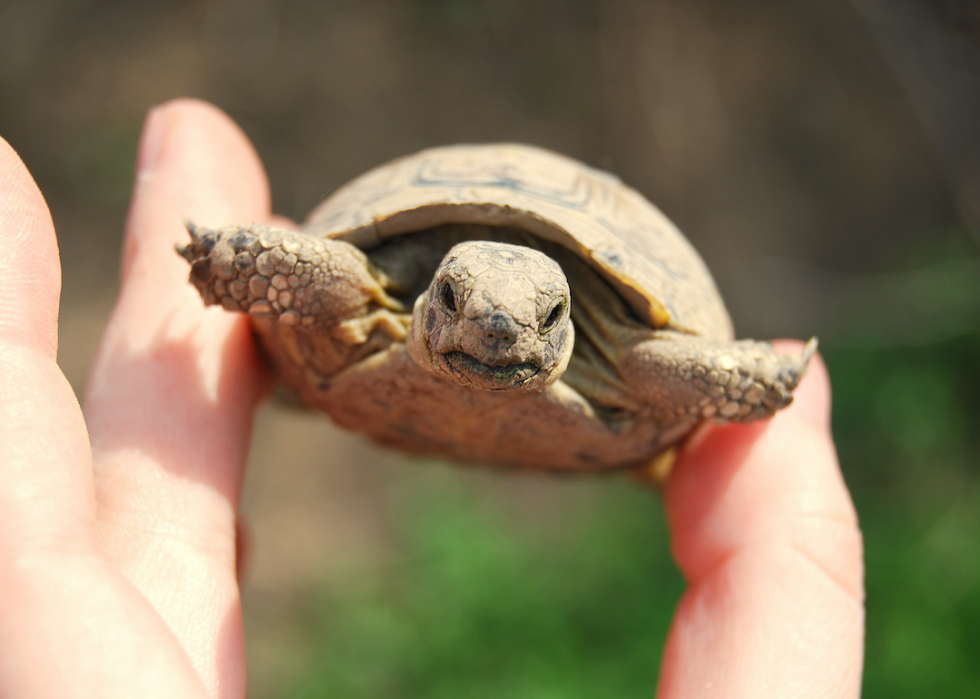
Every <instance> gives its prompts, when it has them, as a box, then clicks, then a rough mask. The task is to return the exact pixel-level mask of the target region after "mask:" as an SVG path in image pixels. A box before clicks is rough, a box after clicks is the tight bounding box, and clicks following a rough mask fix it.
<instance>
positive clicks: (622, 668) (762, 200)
mask: <svg viewBox="0 0 980 699" xmlns="http://www.w3.org/2000/svg"><path fill="white" fill-rule="evenodd" d="M184 95H187V96H195V97H200V98H203V99H207V100H210V101H212V102H214V103H215V104H217V105H218V106H220V107H221V108H223V109H225V110H226V111H227V112H228V113H229V114H231V116H232V117H233V118H235V119H236V120H237V121H238V122H239V123H240V124H241V125H242V127H243V128H244V129H245V131H246V132H247V133H248V135H249V137H250V138H251V139H252V140H253V142H254V143H255V145H256V148H257V149H258V151H259V153H260V155H261V156H262V158H263V160H264V162H265V164H266V167H267V169H268V173H269V177H270V181H271V184H272V191H273V201H274V206H275V209H276V211H277V213H281V214H284V215H286V216H290V217H292V218H294V219H297V220H301V219H302V218H303V217H304V216H305V214H306V213H307V211H308V210H309V209H311V208H312V207H313V206H314V205H315V204H317V203H318V202H319V201H320V200H321V199H322V198H323V197H324V196H325V195H326V194H328V193H329V192H331V191H332V190H333V189H335V188H337V187H338V186H340V185H341V184H343V183H344V182H346V181H347V180H349V179H351V178H352V177H354V176H356V175H358V174H360V173H362V172H364V171H365V170H367V169H369V168H371V167H373V166H375V165H377V164H379V163H382V162H384V161H386V160H388V159H390V158H393V157H396V156H399V155H403V154H406V153H410V152H413V151H416V150H419V149H421V148H424V147H428V146H433V145H439V144H447V143H454V142H485V141H522V142H528V143H534V144H537V145H542V146H545V147H549V148H552V149H555V150H557V151H560V152H563V153H566V154H568V155H571V156H573V157H576V158H579V159H581V160H583V161H585V162H586V163H588V164H591V165H594V166H597V167H602V168H605V169H609V170H612V171H613V172H615V173H616V174H618V175H619V176H620V177H621V178H622V179H623V180H624V181H626V182H627V183H628V184H630V185H632V186H633V187H635V188H637V189H638V190H640V191H641V192H642V193H643V194H645V195H646V196H647V197H649V198H650V199H651V200H652V201H653V202H654V203H656V204H657V205H658V206H659V207H660V208H661V209H662V210H663V211H664V212H665V213H666V214H667V215H668V216H669V217H671V218H672V219H673V220H674V221H675V222H676V223H677V224H678V225H679V226H680V228H681V229H682V230H683V231H684V232H685V233H686V235H687V236H688V237H689V238H690V239H691V240H692V242H693V243H694V244H695V246H696V247H697V248H698V249H699V250H700V251H701V252H702V254H703V256H704V257H705V259H706V261H707V262H708V265H709V267H710V268H711V269H712V270H713V272H714V273H715V275H716V278H717V280H718V283H719V286H720V287H721V290H722V293H723V294H724V296H725V297H726V300H727V301H728V303H729V306H730V310H731V311H732V314H733V316H734V319H735V322H736V327H737V329H738V331H739V334H740V336H752V337H760V338H765V337H779V336H794V337H800V338H806V337H809V336H811V335H818V336H819V337H820V339H821V348H822V351H823V353H824V355H825V358H826V359H827V361H828V364H829V367H830V371H831V376H832V380H833V383H834V391H835V394H834V427H835V435H836V438H837V442H838V447H839V451H840V456H841V462H842V466H843V469H844V474H845V477H846V479H847V481H848V484H849V485H850V487H851V489H852V492H853V494H854V498H855V502H856V504H857V507H858V511H859V515H860V517H861V522H862V526H863V528H864V530H865V535H866V548H867V562H868V573H867V587H868V640H867V666H866V676H865V696H867V697H878V696H882V697H885V696H887V697H904V696H908V697H918V696H944V697H976V696H980V669H978V668H980V662H978V660H980V630H978V629H980V487H978V470H980V437H978V432H980V430H978V427H980V408H978V405H980V263H978V242H980V237H978V234H977V224H978V222H980V9H978V5H977V4H976V3H975V2H967V1H965V0H964V1H955V0H945V1H943V2H925V1H922V2H915V1H913V0H894V1H892V2H884V1H876V0H854V2H848V1H844V0H826V1H818V0H803V1H800V2H795V3H781V2H765V1H762V0H654V1H647V2H640V1H636V2H626V1H618V0H605V1H600V0H593V1H585V0H577V1H574V2H558V1H557V0H544V1H541V2H533V3H531V2H518V1H517V0H401V1H398V2H382V1H381V0H360V1H358V2H353V1H351V2H313V1H312V0H281V1H279V2H276V1H274V0H237V1H232V0H213V1H211V2H205V1H201V0H198V1H190V0H174V1H168V2H164V1H162V0H142V1H141V2H123V1H121V0H115V1H112V0H104V1H95V0H88V1H84V0H33V1H28V0H5V2H4V3H3V4H0V134H2V135H3V136H4V137H5V138H6V139H7V140H8V141H9V142H10V143H11V144H12V145H13V146H14V147H15V148H16V149H17V150H18V152H19V153H20V155H21V157H22V158H23V159H24V160H25V162H26V163H27V165H28V167H29V168H30V169H31V171H32V173H33V174H34V176H35V178H36V179H37V181H38V183H39V185H40V186H41V188H42V190H43V191H44V193H45V195H46V197H47V199H48V202H49V204H50V206H51V209H52V213H53V215H54V220H55V224H56V226H57V228H58V233H59V241H60V244H61V250H62V261H63V265H64V275H65V284H64V292H63V297H62V331H61V353H60V356H59V361H60V363H61V365H62V367H63V368H64V370H65V372H66V374H67V375H68V377H69V379H70V380H71V381H72V384H73V385H74V387H75V388H76V391H79V392H81V391H83V390H84V384H85V380H86V374H87V371H88V366H89V364H90V362H91V359H92V355H93V352H94V348H95V344H96V342H97V341H98V336H99V333H100V331H101V328H102V326H103V324H104V322H105V319H106V317H107V315H108V312H109V310H110V308H111V304H112V299H113V295H114V292H115V288H116V263H117V259H118V254H119V244H120V240H121V234H122V229H123V222H124V217H125V209H126V205H127V201H128V197H129V193H130V190H131V185H132V175H133V160H134V157H135V149H136V140H137V137H138V134H139V130H140V126H141V122H142V119H143V117H144V115H145V113H146V111H147V109H148V108H149V107H150V106H152V105H154V104H158V103H160V102H162V101H165V100H167V99H170V98H173V97H177V96H184ZM229 223H232V222H229ZM406 461H408V460H407V459H403V458H402V457H399V456H397V455H393V454H391V453H388V452H385V451H383V450H381V449H378V448H376V447H373V446H371V445H369V444H367V443H365V442H364V441H363V440H361V439H360V438H358V437H355V436H351V435H346V434H341V433H339V432H338V431H337V430H335V429H333V428H331V427H330V426H329V425H327V424H326V423H325V420H324V419H322V418H320V417H318V416H315V415H308V414H304V413H301V412H297V411H292V410H289V409H286V408H283V407H281V406H276V405H270V406H267V407H266V408H264V409H263V411H262V414H261V416H260V420H259V422H258V426H257V436H256V442H255V448H254V453H253V457H252V463H251V466H250V469H251V470H250V473H249V482H248V485H247V489H246V496H245V511H246V513H247V515H248V516H249V518H250V519H251V521H252V522H253V527H254V530H255V535H256V540H257V551H256V559H255V562H254V567H253V571H252V577H251V582H250V584H249V586H248V587H247V588H246V592H245V608H246V623H247V626H248V634H249V661H250V683H251V695H252V696H254V697H265V696H277V697H278V696H289V697H306V696H320V695H321V694H323V693H326V692H331V691H332V692H334V693H336V694H338V695H340V696H345V697H359V696H365V697H368V696H370V697H383V696H400V697H406V696H426V697H438V696H453V697H459V696H467V697H482V696H507V697H525V696H526V697H540V696H556V697H579V696H581V697H593V696H609V695H612V694H613V693H616V694H617V695H619V696H629V697H632V696H637V697H639V696H650V695H652V693H653V690H654V687H655V683H656V675H657V666H658V663H659V653H660V650H661V646H662V639H663V637H664V634H665V633H666V629H667V626H668V624H669V621H670V615H671V613H672V609H673V605H674V604H675V603H676V600H677V598H678V596H679V594H680V591H681V589H682V583H681V580H680V578H679V576H678V574H677V573H676V571H675V570H674V568H673V566H672V564H671V562H670V559H669V553H668V551H667V548H666V533H665V531H664V526H663V523H662V519H663V517H662V511H661V507H660V504H659V502H658V501H657V499H656V497H655V496H652V495H650V494H649V493H646V492H642V491H640V490H638V489H636V488H635V487H633V486H632V485H630V484H629V483H628V482H627V481H625V480H623V479H616V478H606V479H573V480H567V479H554V478H548V477H539V476H534V477H517V476H504V475H501V474H496V473H487V472H482V471H480V472H477V471H467V470H462V469H454V468H450V467H448V466H447V465H445V464H441V463H428V462H422V463H418V461H417V460H416V462H415V463H409V464H406V463H405V462H406Z"/></svg>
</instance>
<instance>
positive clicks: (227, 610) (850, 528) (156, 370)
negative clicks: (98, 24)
mask: <svg viewBox="0 0 980 699" xmlns="http://www.w3.org/2000/svg"><path fill="white" fill-rule="evenodd" d="M182 215H186V216H189V217H191V218H193V219H194V220H195V221H197V222H200V223H201V224H202V225H223V224H224V223H227V222H228V221H235V220H239V221H246V220H254V221H268V220H269V219H270V214H269V200H268V193H267V188H266V183H265V177H264V174H263V173H262V169H261V165H260V164H259V163H258V160H257V158H256V157H255V154H254V153H253V151H252V150H251V147H250V146H249V145H248V143H247V141H246V140H245V138H244V136H243V135H242V134H241V133H240V132H239V131H238V130H237V128H236V127H234V125H233V124H231V122H230V121H229V120H228V119H227V117H224V116H223V115H221V114H220V113H218V112H217V111H216V110H214V109H213V108H210V107H207V106H206V105H202V104H200V103H195V102H190V101H178V102H175V103H170V104H168V105H166V106H164V107H162V108H160V109H158V110H156V111H155V112H154V113H153V114H152V115H151V117H150V119H149V120H148V125H147V128H146V130H145V132H144V137H143V140H142V144H141V155H140V166H139V174H138V181H137V187H136V193H135V196H134V202H133V207H132V211H131V213H130V220H129V225H128V231H127V239H126V246H125V250H124V255H123V285H122V289H121V293H120V299H119V302H118V304H117V307H116V310H115V312H114V314H113V318H112V320H111V321H110V324H109V327H108V328H107V330H106V333H105V337H104V339H103V343H102V346H101V348H100V351H99V355H98V358H97V360H96V364H95V367H94V369H93V372H92V377H91V380H90V384H89V393H88V396H87V399H86V406H85V421H84V422H83V420H82V415H81V412H80V411H79V408H78V405H77V403H76V402H75V400H74V396H73V395H72V393H71V390H70V388H69V387H68V385H67V382H66V381H65V380H64V377H63V376H62V375H61V372H60V370H59V369H58V367H57V365H56V364H55V350H56V337H57V334H56V333H57V331H56V320H57V304H58V289H59V286H60V283H59V268H58V260H57V250H56V245H55V240H54V232H53V229H52V226H51V221H50V218H49V216H48V214H47V211H46V208H45V206H44V202H43V200H42V199H41V196H40V194H39V193H38V192H37V189H36V187H35V186H34V184H33V182H32V181H31V180H30V176H29V175H28V174H27V172H26V170H25V169H24V168H23V165H22V164H21V163H20V161H19V160H17V158H16V156H15V155H14V154H13V152H12V151H11V150H10V149H9V147H7V146H6V144H4V143H2V142H0V236H2V242H3V249H4V252H5V254H4V256H3V257H0V357H2V363H3V372H2V374H0V619H2V620H3V623H2V624H0V696H8V695H9V696H32V697H34V696H59V697H63V696H98V697H112V696H126V697H129V696H147V697H152V696H167V697H172V696H180V697H192V696H206V695H210V696H220V697H235V696H244V692H245V671H244V645H243V643H244V641H243V637H242V629H241V616H240V608H239V598H238V587H237V583H236V578H235V562H236V555H235V539H236V537H235V519H236V507H237V500H238V492H239V489H240V487H241V483H242V476H243V472H242V469H243V465H244V461H245V450H246V448H247V441H248V440H247V437H248V432H249V428H250V421H251V416H252V412H253V409H254V406H255V404H256V403H257V401H258V400H259V398H260V397H261V395H262V392H263V390H264V386H265V382H266V381H265V378H264V375H263V370H262V369H261V367H260V366H259V364H258V362H257V361H256V358H255V355H254V350H253V346H252V341H251V338H250V336H249V333H248V330H247V326H246V324H245V322H244V319H242V318H241V317H236V316H232V315H231V314H225V313H222V312H221V311H220V309H217V310H215V309H212V310H208V311H205V310H204V309H202V307H201V304H200V301H199V299H198V298H197V296H196V294H195V293H194V291H193V289H192V288H191V286H190V285H188V284H187V283H186V266H185V265H184V264H183V262H181V261H180V260H179V258H177V256H176V255H174V254H173V252H172V248H173V244H174V243H175V242H178V241H181V240H182V239H183V237H184V232H183V229H182V226H181V223H180V216H182ZM828 411H829V388H828V385H827V380H826V373H825V370H824V368H823V365H822V364H821V363H819V361H818V360H814V362H813V363H812V364H811V369H810V371H809V373H808V375H807V377H806V378H805V379H804V381H803V383H802V384H801V386H800V387H799V388H798V389H797V392H796V402H795V403H794V405H793V406H791V407H790V408H789V409H788V410H786V411H783V412H781V413H780V414H778V415H777V416H776V417H775V418H774V419H773V420H771V421H769V422H767V423H756V424H752V425H747V426H743V425H729V426H726V427H724V428H717V427H713V428H710V429H709V430H707V431H706V432H704V433H702V434H701V435H699V437H698V438H696V439H695V440H692V441H691V442H689V443H688V445H687V446H686V447H685V448H684V449H683V450H682V453H681V456H680V458H679V460H678V463H677V465H676V467H675V471H674V473H673V475H672V476H671V478H670V479H669V481H668V483H667V485H666V488H665V495H666V502H667V511H668V517H669V520H670V524H671V529H672V542H673V547H674V554H675V556H676V558H677V560H678V563H679V565H680V566H681V569H682V570H683V571H684V573H685V575H686V576H687V578H688V581H689V584H690V587H689V590H688V592H687V593H686V594H685V596H684V599H683V600H682V602H681V605H680V607H679V609H678V613H677V617H676V619H675V622H674V626H673V629H672V631H671V635H670V639H669V641H668V647H667V652H666V654H665V658H664V664H663V671H662V673H661V686H660V696H662V697H670V696H680V697H690V696H699V695H724V696H726V697H728V696H821V697H826V696H852V695H857V694H858V693H859V685H860V666H861V652H862V631H863V628H862V626H863V609H862V604H861V603H862V599H861V595H862V592H861V590H862V580H861V540H860V534H859V532H858V530H857V524H856V518H855V516H854V512H853V508H852V507H851V504H850V500H849V498H848V495H847V491H846V489H845V488H844V485H843V481H842V479H841V477H840V472H839V470H838V468H837V464H836V457H835V455H834V451H833V444H832V442H831V440H830V435H829V430H828V427H827V413H828ZM86 422H87V431H86Z"/></svg>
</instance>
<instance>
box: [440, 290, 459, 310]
mask: <svg viewBox="0 0 980 699" xmlns="http://www.w3.org/2000/svg"><path fill="white" fill-rule="evenodd" d="M442 302H443V303H444V304H445V305H446V308H448V309H449V310H450V311H452V312H453V313H455V312H456V294H455V293H453V288H452V287H451V286H449V284H443V285H442Z"/></svg>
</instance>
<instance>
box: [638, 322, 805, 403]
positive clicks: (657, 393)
mask: <svg viewBox="0 0 980 699" xmlns="http://www.w3.org/2000/svg"><path fill="white" fill-rule="evenodd" d="M816 348H817V341H816V338H814V339H811V340H810V341H809V342H808V343H807V344H806V347H805V348H804V350H803V353H802V354H799V355H778V354H776V353H775V352H774V351H773V348H772V345H770V344H769V343H767V342H756V341H755V340H740V341H737V342H722V343H718V342H711V341H708V340H705V339H703V338H700V337H695V336H691V335H685V334H683V333H678V332H675V331H669V330H660V331H656V332H654V333H653V336H652V338H650V339H647V340H644V341H641V342H638V343H637V344H635V345H634V346H633V347H632V348H631V349H630V350H629V352H628V353H627V355H626V357H625V358H624V360H623V362H622V364H621V366H620V373H621V376H622V378H623V379H624V381H625V382H626V384H627V386H629V392H630V393H631V394H633V395H635V396H636V397H637V398H639V399H640V400H642V401H644V402H646V403H647V404H648V405H652V406H653V407H654V409H655V410H658V411H660V412H662V413H663V415H664V419H665V420H666V421H668V422H669V421H670V418H671V417H673V418H675V419H677V420H684V419H685V418H686V419H690V418H695V419H706V418H714V419H716V420H722V421H728V420H734V421H737V422H751V421H752V420H758V419H760V418H766V417H770V416H771V415H773V414H774V413H775V412H776V411H777V410H779V409H780V408H783V407H785V406H787V405H789V404H790V403H791V402H792V400H793V390H794V389H795V388H796V386H797V384H799V382H800V379H802V378H803V374H804V373H805V372H806V367H807V363H808V362H809V360H810V357H811V355H812V354H813V352H814V351H815V350H816Z"/></svg>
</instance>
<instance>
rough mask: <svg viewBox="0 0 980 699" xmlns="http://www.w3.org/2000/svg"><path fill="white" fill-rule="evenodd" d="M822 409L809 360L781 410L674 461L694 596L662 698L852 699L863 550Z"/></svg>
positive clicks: (710, 435)
mask: <svg viewBox="0 0 980 699" xmlns="http://www.w3.org/2000/svg"><path fill="white" fill-rule="evenodd" d="M784 347H786V346H785V345H784ZM796 351H799V350H798V348H797V349H796ZM829 408H830V387H829V382H828V379H827V373H826V369H825V367H824V365H823V363H822V361H821V360H820V359H819V357H814V358H813V360H812V361H811V363H810V368H809V371H808V372H807V375H806V377H805V378H804V380H803V382H802V383H801V384H800V386H799V387H798V388H797V390H796V393H795V401H794V403H793V404H792V405H791V406H790V407H789V408H787V409H786V410H784V411H781V412H780V413H778V414H777V415H776V416H775V417H774V418H772V419H771V420H769V421H766V422H764V423H754V424H751V425H728V426H725V427H714V428H710V429H708V430H707V431H706V432H705V433H703V434H701V435H699V436H698V437H697V438H696V439H695V440H694V442H693V443H691V444H688V445H687V446H686V447H685V448H684V449H683V450H682V451H681V454H680V457H679V459H678V462H677V465H676V466H675V470H674V473H673V474H672V475H671V477H670V479H669V480H668V482H667V484H666V489H665V503H666V509H667V517H668V522H669V525H670V528H671V546H672V550H673V553H674V556H675V559H676V560H677V563H678V566H679V567H680V569H681V571H682V572H683V574H684V576H685V578H686V579H687V582H688V589H687V591H686V592H685V594H684V596H683V597H682V599H681V602H680V604H679V606H678V609H677V613H676V616H675V618H674V622H673V625H672V627H671V631H670V635H669V637H668V641H667V648H666V650H665V653H664V659H663V667H662V671H661V680H660V687H659V694H658V696H660V697H661V698H662V699H663V698H666V697H697V696H708V695H710V696H726V697H759V696H801V692H803V694H802V695H805V696H820V697H856V696H858V695H859V693H860V680H861V663H862V653H863V624H864V616H863V567H862V544H861V535H860V531H859V529H858V524H857V517H856V515H855V512H854V508H853V505H852V503H851V500H850V496H849V495H848V492H847V489H846V486H845V484H844V480H843V477H842V476H841V473H840V469H839V466H838V463H837V457H836V453H835V450H834V445H833V441H832V438H831V434H830V430H829Z"/></svg>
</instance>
